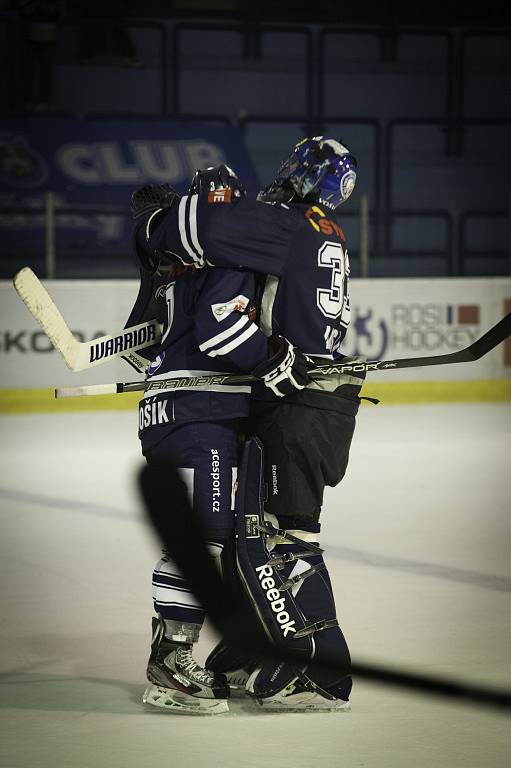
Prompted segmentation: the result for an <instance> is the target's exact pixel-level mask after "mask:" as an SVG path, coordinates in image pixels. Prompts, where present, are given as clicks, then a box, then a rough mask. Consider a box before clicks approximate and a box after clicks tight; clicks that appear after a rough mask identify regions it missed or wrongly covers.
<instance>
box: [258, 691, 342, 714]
mask: <svg viewBox="0 0 511 768" xmlns="http://www.w3.org/2000/svg"><path fill="white" fill-rule="evenodd" d="M255 701H257V703H258V704H259V706H260V707H261V709H264V710H265V712H349V711H350V709H351V706H350V703H349V701H343V700H342V699H334V700H331V699H325V698H324V696H320V695H319V694H318V693H313V692H305V693H296V694H294V695H291V696H279V694H277V695H276V696H269V697H268V698H265V699H258V698H256V699H255Z"/></svg>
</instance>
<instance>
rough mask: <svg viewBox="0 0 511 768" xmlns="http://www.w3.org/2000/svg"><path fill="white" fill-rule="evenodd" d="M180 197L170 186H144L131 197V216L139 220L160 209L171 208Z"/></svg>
mask: <svg viewBox="0 0 511 768" xmlns="http://www.w3.org/2000/svg"><path fill="white" fill-rule="evenodd" d="M180 197H181V195H178V193H177V192H176V190H175V189H173V188H172V187H171V186H170V184H146V185H145V186H144V187H139V189H136V190H135V191H134V192H133V194H132V196H131V215H132V216H133V218H134V219H139V218H140V217H141V216H146V215H147V214H148V213H153V212H154V211H158V210H160V209H162V208H171V207H172V205H173V204H174V203H175V202H176V200H179V198H180Z"/></svg>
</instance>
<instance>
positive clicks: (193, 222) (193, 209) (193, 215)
mask: <svg viewBox="0 0 511 768" xmlns="http://www.w3.org/2000/svg"><path fill="white" fill-rule="evenodd" d="M198 199H199V196H198V195H192V196H191V197H190V233H191V235H192V244H193V246H194V248H195V249H196V251H197V252H198V254H199V256H204V251H203V250H202V248H201V244H200V243H199V234H198V232H197V201H198Z"/></svg>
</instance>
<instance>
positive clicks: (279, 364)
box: [252, 336, 310, 397]
mask: <svg viewBox="0 0 511 768" xmlns="http://www.w3.org/2000/svg"><path fill="white" fill-rule="evenodd" d="M269 341H270V349H271V350H272V352H273V354H272V357H270V359H269V360H265V361H264V362H262V363H259V365H257V366H256V367H255V368H254V370H253V371H252V374H253V375H254V376H257V377H258V378H260V379H262V380H263V381H264V383H265V384H266V386H267V387H269V388H270V389H271V391H272V392H273V394H274V395H276V396H277V397H285V396H286V395H291V394H293V393H294V392H297V391H298V390H300V389H303V388H304V387H305V385H306V384H307V383H308V382H309V381H310V379H309V376H308V375H307V363H308V362H309V361H308V358H307V357H306V356H305V355H304V354H302V352H300V350H299V349H297V348H296V347H294V346H293V345H292V344H291V342H289V341H288V340H287V339H285V338H284V337H283V336H273V337H272V338H271V339H270V340H269Z"/></svg>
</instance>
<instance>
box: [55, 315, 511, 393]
mask: <svg viewBox="0 0 511 768" xmlns="http://www.w3.org/2000/svg"><path fill="white" fill-rule="evenodd" d="M510 334H511V312H510V313H509V314H507V315H506V316H505V317H503V318H502V320H500V321H499V322H498V323H497V324H496V325H494V326H493V328H490V330H489V331H487V332H486V333H485V334H484V336H481V338H480V339H478V340H477V341H474V343H473V344H471V345H470V346H469V347H466V348H465V349H460V350H459V351H458V352H449V353H447V354H445V355H432V356H430V357H405V358H401V359H397V360H371V361H366V362H363V361H361V360H360V358H349V357H346V358H345V359H344V360H343V361H342V362H340V363H338V364H334V363H328V364H325V365H320V366H316V367H314V368H310V369H309V370H308V374H309V376H310V377H311V378H313V379H314V378H320V377H322V376H331V375H333V374H350V373H352V374H355V375H356V374H357V373H358V374H360V373H369V372H371V371H389V370H397V369H398V368H420V367H423V366H427V365H448V364H450V363H469V362H471V361H473V360H479V358H481V357H483V355H486V354H487V353H488V352H490V351H491V350H492V349H493V348H494V347H496V346H497V345H498V344H500V343H501V342H502V341H504V340H505V339H507V337H508V336H509V335H510ZM254 381H258V379H257V378H256V377H255V376H250V375H241V376H232V375H231V374H218V375H213V376H190V377H184V378H181V379H155V380H149V381H132V382H126V383H124V384H122V383H115V384H92V385H89V386H83V387H59V388H58V389H56V390H55V397H57V398H63V397H82V396H85V395H112V394H118V393H121V392H137V391H149V392H155V393H157V392H158V390H162V389H165V390H168V389H197V388H200V387H207V386H211V385H219V384H250V383H251V382H254Z"/></svg>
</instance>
